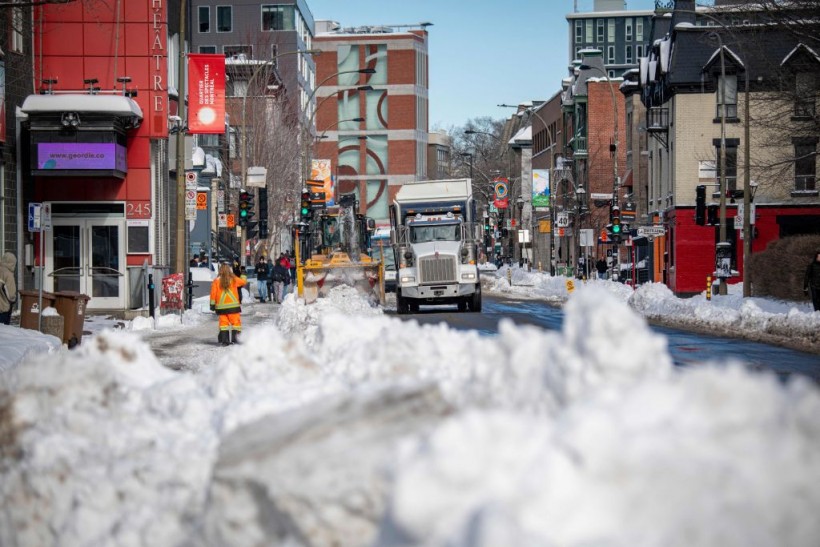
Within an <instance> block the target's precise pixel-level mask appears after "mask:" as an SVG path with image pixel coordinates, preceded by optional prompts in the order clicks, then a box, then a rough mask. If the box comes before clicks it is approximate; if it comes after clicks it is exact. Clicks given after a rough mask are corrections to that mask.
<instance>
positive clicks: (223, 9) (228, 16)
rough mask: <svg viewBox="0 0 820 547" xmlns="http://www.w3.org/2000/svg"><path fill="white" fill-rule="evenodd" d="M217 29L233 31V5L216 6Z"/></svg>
mask: <svg viewBox="0 0 820 547" xmlns="http://www.w3.org/2000/svg"><path fill="white" fill-rule="evenodd" d="M216 31H217V32H233V7H232V6H217V7H216Z"/></svg>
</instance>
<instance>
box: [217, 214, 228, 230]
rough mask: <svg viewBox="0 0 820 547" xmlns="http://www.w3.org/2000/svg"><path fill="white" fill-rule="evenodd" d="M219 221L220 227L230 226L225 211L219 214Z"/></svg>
mask: <svg viewBox="0 0 820 547" xmlns="http://www.w3.org/2000/svg"><path fill="white" fill-rule="evenodd" d="M217 221H218V225H219V227H220V228H227V227H228V215H227V214H225V213H219V214H218V215H217Z"/></svg>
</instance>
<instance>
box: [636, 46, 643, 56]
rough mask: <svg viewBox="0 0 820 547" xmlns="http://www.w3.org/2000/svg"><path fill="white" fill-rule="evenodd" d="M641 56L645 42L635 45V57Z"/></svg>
mask: <svg viewBox="0 0 820 547" xmlns="http://www.w3.org/2000/svg"><path fill="white" fill-rule="evenodd" d="M641 57H643V44H639V45H637V46H635V58H636V59H640V58H641Z"/></svg>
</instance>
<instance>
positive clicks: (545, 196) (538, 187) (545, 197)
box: [532, 169, 550, 208]
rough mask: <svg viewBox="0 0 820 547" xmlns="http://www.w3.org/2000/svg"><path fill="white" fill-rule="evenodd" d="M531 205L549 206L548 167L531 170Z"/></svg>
mask: <svg viewBox="0 0 820 547" xmlns="http://www.w3.org/2000/svg"><path fill="white" fill-rule="evenodd" d="M532 206H533V207H536V208H539V207H549V206H550V172H549V169H533V170H532Z"/></svg>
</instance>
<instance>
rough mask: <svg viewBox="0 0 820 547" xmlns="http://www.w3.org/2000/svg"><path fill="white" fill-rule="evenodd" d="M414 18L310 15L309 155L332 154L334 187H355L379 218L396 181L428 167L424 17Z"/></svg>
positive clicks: (384, 220)
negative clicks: (368, 21) (384, 22)
mask: <svg viewBox="0 0 820 547" xmlns="http://www.w3.org/2000/svg"><path fill="white" fill-rule="evenodd" d="M416 26H417V27H418V28H405V27H355V28H342V27H340V26H339V25H338V23H333V22H331V21H318V22H317V33H316V37H315V40H314V48H315V49H319V50H321V51H322V54H321V55H319V56H318V57H317V58H316V70H317V81H318V87H317V88H316V91H315V93H316V97H317V106H316V132H317V134H316V144H315V146H314V153H313V157H315V158H320V159H329V160H330V161H331V165H332V170H333V176H334V177H335V178H336V184H337V185H336V190H335V192H336V194H337V195H341V194H355V195H356V197H357V200H358V201H359V204H360V212H362V213H366V214H367V215H368V216H370V217H372V218H374V219H375V220H376V222H377V224H380V225H387V224H388V223H389V219H388V205H389V203H390V202H391V201H392V199H393V196H395V194H396V192H397V191H398V188H399V187H400V186H401V185H402V184H404V183H406V182H413V181H417V180H424V179H426V178H427V173H428V168H427V142H428V133H427V132H428V69H427V62H428V55H427V30H426V27H427V25H426V24H424V23H422V24H419V25H416ZM363 72H369V73H363Z"/></svg>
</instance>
